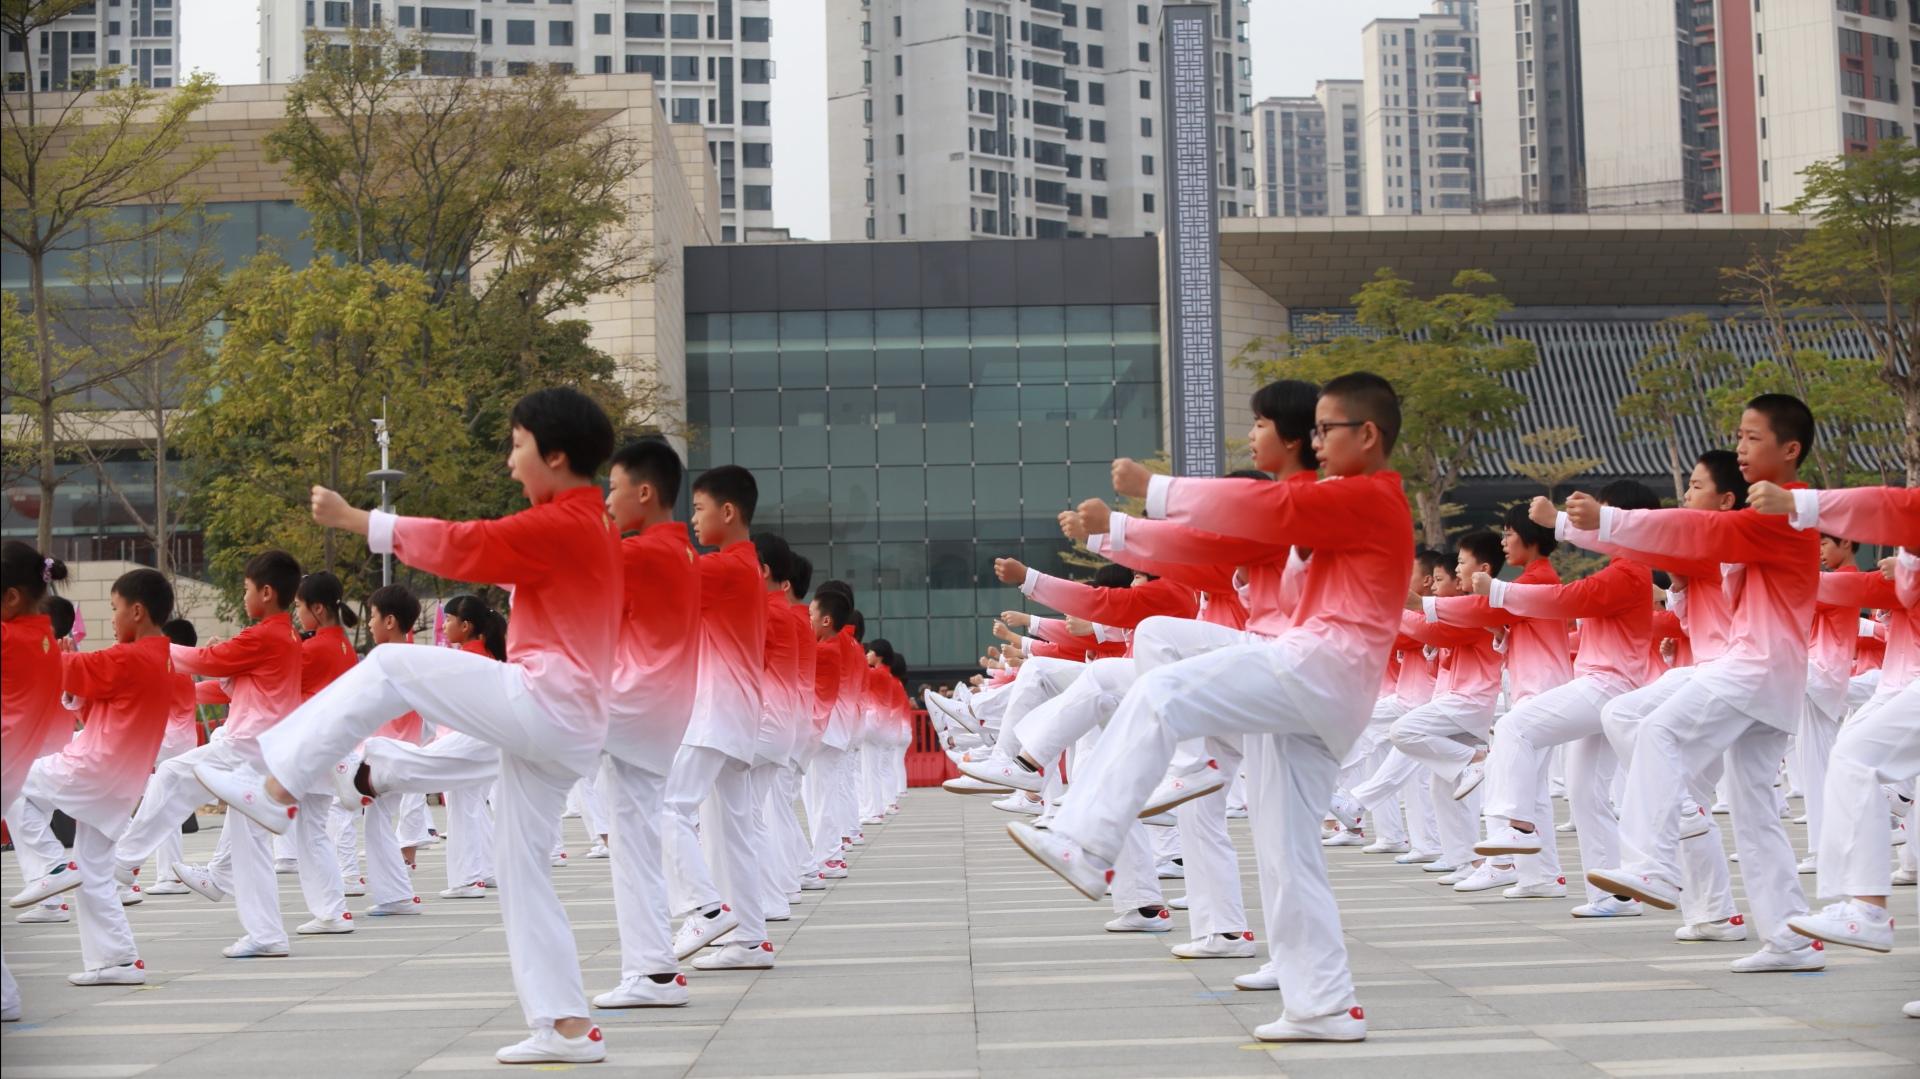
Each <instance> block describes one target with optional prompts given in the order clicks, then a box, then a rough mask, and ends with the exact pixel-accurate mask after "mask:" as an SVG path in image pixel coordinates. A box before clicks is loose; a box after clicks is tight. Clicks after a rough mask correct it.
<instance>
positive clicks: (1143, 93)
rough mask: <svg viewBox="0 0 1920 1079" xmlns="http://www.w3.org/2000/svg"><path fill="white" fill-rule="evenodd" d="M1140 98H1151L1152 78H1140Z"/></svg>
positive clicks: (1144, 99)
mask: <svg viewBox="0 0 1920 1079" xmlns="http://www.w3.org/2000/svg"><path fill="white" fill-rule="evenodd" d="M1140 100H1142V101H1152V100H1153V80H1152V79H1141V80H1140Z"/></svg>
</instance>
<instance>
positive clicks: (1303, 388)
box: [1249, 378, 1320, 471]
mask: <svg viewBox="0 0 1920 1079" xmlns="http://www.w3.org/2000/svg"><path fill="white" fill-rule="evenodd" d="M1319 401H1320V387H1318V386H1316V385H1314V384H1313V383H1311V382H1301V381H1300V380H1298V379H1292V378H1283V379H1281V380H1280V381H1278V382H1269V383H1267V384H1266V385H1265V386H1262V387H1260V388H1259V389H1257V390H1255V391H1253V400H1252V401H1250V402H1249V405H1250V406H1251V407H1252V409H1253V414H1254V415H1256V416H1258V417H1260V418H1261V419H1263V420H1267V421H1269V422H1271V423H1272V424H1273V429H1274V431H1275V432H1277V433H1278V434H1279V435H1280V437H1281V438H1284V439H1286V440H1287V441H1289V442H1298V443H1300V463H1301V464H1302V465H1304V466H1305V467H1306V468H1307V469H1308V470H1309V471H1311V470H1313V469H1316V468H1319V467H1320V455H1319V454H1317V453H1315V452H1314V450H1313V410H1314V406H1315V405H1316V404H1318V403H1319Z"/></svg>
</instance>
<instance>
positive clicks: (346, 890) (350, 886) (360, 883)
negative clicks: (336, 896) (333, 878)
mask: <svg viewBox="0 0 1920 1079" xmlns="http://www.w3.org/2000/svg"><path fill="white" fill-rule="evenodd" d="M340 894H341V895H343V896H346V897H347V898H348V899H358V898H360V897H361V896H363V895H366V894H367V878H365V877H349V878H345V879H343V880H341V881H340Z"/></svg>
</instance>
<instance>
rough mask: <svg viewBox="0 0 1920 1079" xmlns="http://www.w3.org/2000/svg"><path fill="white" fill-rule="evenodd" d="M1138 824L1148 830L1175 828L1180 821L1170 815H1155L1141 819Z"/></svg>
mask: <svg viewBox="0 0 1920 1079" xmlns="http://www.w3.org/2000/svg"><path fill="white" fill-rule="evenodd" d="M1140 823H1141V824H1144V825H1146V826H1147V827H1149V828H1177V827H1179V826H1180V819H1179V818H1178V817H1175V816H1174V815H1173V814H1171V813H1155V814H1154V815H1153V816H1151V817H1141V818H1140Z"/></svg>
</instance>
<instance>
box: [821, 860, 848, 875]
mask: <svg viewBox="0 0 1920 1079" xmlns="http://www.w3.org/2000/svg"><path fill="white" fill-rule="evenodd" d="M846 875H847V863H845V862H839V861H833V862H822V863H820V879H822V880H842V879H844V878H845V877H846Z"/></svg>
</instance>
